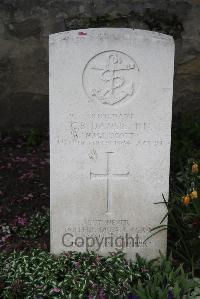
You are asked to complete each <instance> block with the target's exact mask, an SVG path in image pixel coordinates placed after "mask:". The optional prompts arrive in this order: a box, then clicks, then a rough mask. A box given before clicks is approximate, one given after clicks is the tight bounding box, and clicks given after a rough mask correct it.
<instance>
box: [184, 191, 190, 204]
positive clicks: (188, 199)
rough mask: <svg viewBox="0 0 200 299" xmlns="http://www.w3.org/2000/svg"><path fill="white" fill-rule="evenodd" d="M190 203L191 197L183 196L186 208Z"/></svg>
mask: <svg viewBox="0 0 200 299" xmlns="http://www.w3.org/2000/svg"><path fill="white" fill-rule="evenodd" d="M189 203H190V197H189V195H188V194H187V195H185V196H183V204H184V205H185V206H187V205H188V204H189Z"/></svg>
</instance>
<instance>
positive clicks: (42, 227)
mask: <svg viewBox="0 0 200 299" xmlns="http://www.w3.org/2000/svg"><path fill="white" fill-rule="evenodd" d="M48 232H49V211H48V212H47V213H46V214H41V213H39V212H38V213H36V214H35V215H33V216H32V217H31V218H30V220H29V222H28V224H27V225H26V226H23V227H20V228H18V230H17V234H18V235H19V236H20V237H22V238H25V239H36V238H38V237H40V236H43V235H45V234H47V233H48Z"/></svg>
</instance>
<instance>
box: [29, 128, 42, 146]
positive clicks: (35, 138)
mask: <svg viewBox="0 0 200 299" xmlns="http://www.w3.org/2000/svg"><path fill="white" fill-rule="evenodd" d="M42 140H43V136H42V134H41V133H40V132H39V130H38V129H30V130H29V131H28V134H27V145H28V146H30V147H34V146H38V145H40V144H41V142H42Z"/></svg>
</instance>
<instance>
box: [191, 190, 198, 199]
mask: <svg viewBox="0 0 200 299" xmlns="http://www.w3.org/2000/svg"><path fill="white" fill-rule="evenodd" d="M190 197H191V198H192V199H196V198H197V197H198V194H197V191H196V190H193V191H192V192H191V193H190Z"/></svg>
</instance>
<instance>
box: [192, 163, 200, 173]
mask: <svg viewBox="0 0 200 299" xmlns="http://www.w3.org/2000/svg"><path fill="white" fill-rule="evenodd" d="M198 172H199V165H198V164H197V163H195V162H193V165H192V173H193V174H196V173H198Z"/></svg>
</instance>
